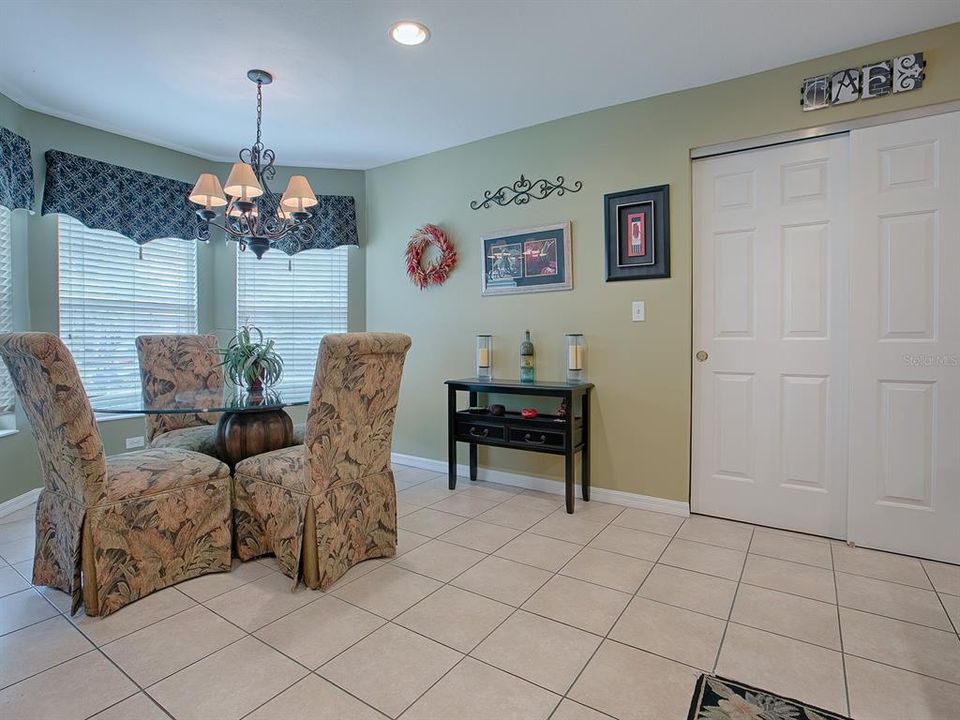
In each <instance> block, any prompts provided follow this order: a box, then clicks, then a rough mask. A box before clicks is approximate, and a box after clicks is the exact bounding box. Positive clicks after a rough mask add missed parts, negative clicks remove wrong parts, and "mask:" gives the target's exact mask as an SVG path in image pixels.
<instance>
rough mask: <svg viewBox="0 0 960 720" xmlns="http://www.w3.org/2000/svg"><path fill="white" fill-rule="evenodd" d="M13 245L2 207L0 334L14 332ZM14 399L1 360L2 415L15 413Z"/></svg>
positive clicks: (0, 237) (11, 387) (6, 216)
mask: <svg viewBox="0 0 960 720" xmlns="http://www.w3.org/2000/svg"><path fill="white" fill-rule="evenodd" d="M12 245H13V233H12V231H11V227H10V211H9V210H8V209H7V208H5V207H3V206H2V205H0V333H5V332H11V331H12V330H13V264H12ZM13 398H14V392H13V383H12V382H10V376H9V375H8V374H7V366H6V365H4V364H3V361H2V360H0V415H9V414H10V413H12V412H13ZM3 429H4V428H3V427H0V430H3Z"/></svg>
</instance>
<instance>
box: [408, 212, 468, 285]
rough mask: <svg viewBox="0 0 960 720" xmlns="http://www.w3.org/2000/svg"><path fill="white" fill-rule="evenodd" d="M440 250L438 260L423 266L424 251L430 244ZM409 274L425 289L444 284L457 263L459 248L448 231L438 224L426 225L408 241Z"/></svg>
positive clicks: (416, 283)
mask: <svg viewBox="0 0 960 720" xmlns="http://www.w3.org/2000/svg"><path fill="white" fill-rule="evenodd" d="M430 245H433V246H435V247H436V248H437V249H438V250H439V251H440V257H439V258H437V260H436V262H433V263H430V264H429V265H427V267H423V265H422V260H423V253H424V252H425V251H426V249H427V248H428V247H429V246H430ZM406 257H407V276H408V277H409V278H410V279H411V280H412V281H413V284H414V285H416V286H417V287H418V288H420V289H421V290H423V289H424V288H425V287H427V285H443V283H444V281H446V279H447V276H448V275H449V274H450V271H451V270H453V268H455V267H456V265H457V250H456V248H455V247H454V246H453V243H452V242H450V239H449V238H448V237H447V235H446V233H445V232H443V230H441V229H440V228H438V227H437V226H436V225H424V226H423V227H422V228H420V229H419V230H417V231H416V232H415V233H414V234H413V235H412V236H411V237H410V242H409V243H407V253H406Z"/></svg>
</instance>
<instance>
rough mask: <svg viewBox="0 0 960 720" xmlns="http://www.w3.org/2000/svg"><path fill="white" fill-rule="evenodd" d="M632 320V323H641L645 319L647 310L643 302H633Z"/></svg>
mask: <svg viewBox="0 0 960 720" xmlns="http://www.w3.org/2000/svg"><path fill="white" fill-rule="evenodd" d="M632 310H633V314H632V316H631V317H632V319H633V321H634V322H643V321H644V320H646V319H647V309H646V306H645V305H644V303H643V300H634V301H633V305H632Z"/></svg>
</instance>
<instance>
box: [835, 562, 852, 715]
mask: <svg viewBox="0 0 960 720" xmlns="http://www.w3.org/2000/svg"><path fill="white" fill-rule="evenodd" d="M830 564H831V565H832V566H833V591H834V593H836V596H837V634H838V635H839V637H840V668H841V669H842V670H843V695H844V698H845V699H846V702H847V715H850V714H851V712H852V708H851V707H850V681H849V680H848V678H847V653H846V651H845V650H844V648H843V621H842V620H841V619H840V588H838V587H837V563H836V560H835V559H834V557H833V545H831V546H830Z"/></svg>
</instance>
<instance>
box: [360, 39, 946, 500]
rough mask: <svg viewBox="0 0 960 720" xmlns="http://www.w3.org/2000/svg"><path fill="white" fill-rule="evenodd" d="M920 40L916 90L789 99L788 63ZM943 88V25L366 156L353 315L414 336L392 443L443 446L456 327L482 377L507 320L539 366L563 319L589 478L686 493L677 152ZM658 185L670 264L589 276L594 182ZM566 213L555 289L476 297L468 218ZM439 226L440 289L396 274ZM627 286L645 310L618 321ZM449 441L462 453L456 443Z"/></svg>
mask: <svg viewBox="0 0 960 720" xmlns="http://www.w3.org/2000/svg"><path fill="white" fill-rule="evenodd" d="M921 50H922V51H924V53H925V57H926V58H927V61H928V73H927V74H928V79H927V82H926V83H925V85H924V87H923V88H922V89H920V90H918V91H915V92H911V93H904V94H902V95H896V96H891V97H887V98H882V99H877V100H868V101H860V102H856V103H852V104H850V105H845V106H840V107H837V108H830V109H826V110H820V111H817V112H814V113H804V112H802V111H801V109H800V104H799V97H800V96H799V84H800V81H801V80H802V79H803V78H804V77H808V76H811V75H815V74H818V73H823V72H827V71H830V70H836V69H841V68H844V67H852V66H856V65H858V64H860V63H863V62H869V61H873V60H877V59H882V58H890V57H893V56H895V55H898V54H904V53H909V52H915V51H921ZM958 98H960V24H957V25H951V26H947V27H943V28H939V29H936V30H932V31H928V32H925V33H921V34H917V35H913V36H909V37H904V38H900V39H897V40H892V41H889V42H884V43H880V44H877V45H873V46H870V47H866V48H861V49H858V50H854V51H850V52H845V53H842V54H839V55H834V56H831V57H828V58H823V59H819V60H815V61H811V62H806V63H802V64H799V65H794V66H791V67H785V68H780V69H777V70H772V71H769V72H764V73H760V74H758V75H753V76H750V77H746V78H741V79H737V80H733V81H729V82H725V83H720V84H716V85H711V86H707V87H702V88H697V89H694V90H689V91H684V92H679V93H674V94H670V95H664V96H661V97H656V98H651V99H647V100H642V101H638V102H634V103H628V104H624V105H619V106H616V107H611V108H606V109H603V110H597V111H594V112H590V113H585V114H582V115H577V116H574V117H569V118H565V119H562V120H557V121H554V122H550V123H546V124H543V125H539V126H536V127H532V128H528V129H524V130H519V131H516V132H512V133H508V134H504V135H499V136H496V137H492V138H488V139H486V140H482V141H479V142H475V143H471V144H469V145H464V146H462V147H457V148H453V149H450V150H445V151H442V152H437V153H433V154H431V155H427V156H424V157H420V158H416V159H413V160H408V161H404V162H400V163H396V164H393V165H389V166H385V167H382V168H378V169H375V170H372V171H368V172H367V175H366V179H367V192H366V195H367V227H368V234H369V244H368V246H367V248H366V274H367V279H366V282H367V328H368V329H369V330H396V331H402V332H406V333H409V334H410V335H411V336H412V337H413V349H412V350H411V353H410V356H409V359H408V362H407V366H406V370H405V374H404V381H403V389H402V396H401V403H400V409H399V415H398V420H397V426H396V431H395V436H394V451H395V452H400V453H406V454H411V455H418V456H423V457H428V458H435V459H445V453H446V425H445V407H446V406H445V392H444V387H443V380H444V379H446V378H452V377H462V376H467V375H472V374H473V363H474V354H473V336H474V335H475V334H476V333H480V332H487V333H491V334H493V335H494V366H495V371H496V374H497V375H498V376H503V377H513V378H515V377H517V368H516V366H517V349H518V345H519V342H520V335H521V332H522V330H523V329H524V328H530V329H531V330H532V332H533V339H534V341H535V343H536V347H537V353H538V357H537V362H538V366H537V373H538V377H539V378H541V379H560V378H562V373H563V366H562V357H561V354H562V342H563V335H564V333H567V332H574V331H579V332H583V333H584V334H585V336H586V343H587V348H588V349H587V375H588V378H589V380H591V381H592V382H594V383H595V384H596V386H597V387H596V391H595V398H594V404H593V418H594V421H595V426H594V427H595V435H594V446H593V481H594V483H595V485H597V486H599V487H605V488H612V489H616V490H623V491H628V492H633V493H640V494H644V495H652V496H656V497H661V498H668V499H672V500H687V498H688V495H689V456H690V405H691V389H690V364H691V352H692V348H691V324H692V309H691V277H692V273H691V268H692V263H693V257H692V251H691V191H690V161H689V151H690V149H691V148H693V147H698V146H702V145H708V144H714V143H718V142H723V141H727V140H732V139H738V138H750V137H756V136H759V135H765V134H769V133H774V132H779V131H784V130H790V129H796V128H803V127H808V126H812V125H818V124H824V123H831V122H837V121H840V120H844V119H848V118H852V117H859V116H864V115H872V114H879V113H886V112H890V111H895V110H899V109H903V108H908V107H913V106H918V105H928V104H933V103H939V102H943V101H947V100H955V99H958ZM521 173H523V174H525V175H526V176H527V177H528V178H531V179H534V178H539V177H548V178H552V177H556V176H557V175H563V176H565V177H566V178H567V179H568V180H571V181H573V180H582V181H583V185H584V188H583V190H582V191H581V192H580V193H578V194H574V195H567V196H565V197H563V198H556V197H554V198H551V199H548V200H544V201H534V202H531V203H530V204H529V205H526V206H522V207H509V208H494V209H490V210H481V211H473V210H471V209H470V208H469V201H470V200H472V199H475V198H477V197H480V196H482V193H483V190H484V189H488V188H496V187H499V186H500V185H502V184H507V183H510V182H512V181H514V180H516V179H517V178H518V177H519V176H520V174H521ZM664 183H669V185H670V205H671V213H670V214H671V217H670V223H671V239H672V242H671V270H672V277H671V278H670V279H662V280H646V281H634V282H618V283H605V282H604V280H603V274H604V273H603V195H604V193H608V192H615V191H618V190H628V189H631V188H640V187H646V186H650V185H660V184H664ZM565 220H570V221H572V224H573V273H574V290H573V291H572V292H556V293H543V294H534V295H525V296H524V295H514V296H506V297H488V298H482V297H481V296H480V278H479V274H480V249H479V242H480V241H479V238H480V236H481V235H482V234H483V233H486V232H489V231H492V230H498V229H504V228H523V227H531V226H536V225H543V224H548V223H556V222H561V221H565ZM427 222H431V223H436V224H439V225H441V226H442V227H443V228H444V229H445V230H446V231H447V232H448V233H449V234H450V235H451V237H452V238H453V239H454V241H455V242H456V243H457V246H458V248H459V251H460V264H459V266H458V267H457V269H456V271H455V272H454V273H453V275H452V276H451V277H450V279H449V280H448V281H447V283H446V284H445V285H444V286H443V287H440V288H431V289H429V290H427V291H423V292H421V291H420V290H417V289H416V288H415V287H414V286H412V285H411V284H410V282H409V281H408V280H407V279H406V276H405V273H404V263H403V250H404V246H405V244H406V242H407V240H408V238H409V235H410V233H411V232H412V231H413V230H414V229H415V228H416V227H418V226H420V225H422V224H423V223H427ZM632 300H645V301H646V311H647V320H646V322H644V323H632V322H631V321H630V303H631V301H632ZM464 455H465V453H464ZM480 461H481V464H482V465H486V466H490V467H495V468H498V469H504V470H509V471H515V472H521V473H527V474H534V475H539V476H544V477H551V478H559V477H561V476H562V463H561V461H560V460H558V459H555V458H550V457H546V456H539V455H532V454H528V453H519V452H509V451H502V450H501V451H497V450H491V451H485V452H484V451H482V452H481V456H480Z"/></svg>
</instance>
